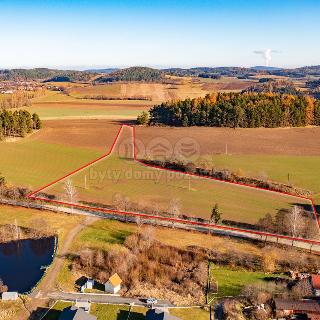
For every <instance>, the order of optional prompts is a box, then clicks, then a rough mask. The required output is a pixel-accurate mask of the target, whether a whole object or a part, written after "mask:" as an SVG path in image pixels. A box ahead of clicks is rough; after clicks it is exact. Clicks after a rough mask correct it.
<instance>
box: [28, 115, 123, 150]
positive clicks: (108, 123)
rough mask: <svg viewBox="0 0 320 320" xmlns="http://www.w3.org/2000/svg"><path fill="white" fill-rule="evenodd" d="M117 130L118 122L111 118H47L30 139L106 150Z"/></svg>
mask: <svg viewBox="0 0 320 320" xmlns="http://www.w3.org/2000/svg"><path fill="white" fill-rule="evenodd" d="M118 130H119V122H117V121H112V120H105V119H99V120H89V119H78V120H77V119H74V120H68V121H66V120H47V121H44V122H43V128H42V129H41V130H40V131H39V132H37V133H35V134H34V135H33V136H31V137H30V140H33V141H41V142H45V143H50V144H51V143H54V144H62V145H66V146H71V147H76V148H78V147H81V148H90V149H94V150H99V151H100V152H102V153H103V152H107V151H108V150H109V149H110V146H111V145H112V143H113V141H114V137H115V135H116V134H117V132H118Z"/></svg>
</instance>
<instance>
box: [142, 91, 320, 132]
mask: <svg viewBox="0 0 320 320" xmlns="http://www.w3.org/2000/svg"><path fill="white" fill-rule="evenodd" d="M138 122H139V123H140V124H147V123H148V124H151V125H169V126H183V127H188V126H211V127H231V128H236V127H241V128H256V127H266V128H275V127H301V126H307V125H320V101H319V100H316V99H313V98H311V97H309V96H296V95H289V94H278V93H252V92H242V93H213V94H208V95H206V96H205V97H204V98H196V99H192V100H191V99H186V100H178V101H169V102H164V103H161V104H160V105H156V106H154V107H153V108H151V109H150V111H149V117H146V116H144V117H141V116H140V117H139V118H138Z"/></svg>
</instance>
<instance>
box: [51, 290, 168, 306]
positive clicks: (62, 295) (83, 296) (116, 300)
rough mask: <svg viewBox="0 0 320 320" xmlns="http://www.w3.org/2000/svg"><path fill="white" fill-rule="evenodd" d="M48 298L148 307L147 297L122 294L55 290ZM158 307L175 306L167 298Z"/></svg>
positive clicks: (159, 302) (160, 301) (159, 301)
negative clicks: (131, 296)
mask: <svg viewBox="0 0 320 320" xmlns="http://www.w3.org/2000/svg"><path fill="white" fill-rule="evenodd" d="M48 298H51V299H54V300H66V301H75V300H78V301H91V302H93V303H109V304H135V305H139V306H144V307H147V306H148V305H147V303H146V301H145V298H127V297H120V296H113V295H108V294H90V293H72V292H62V291H54V292H50V293H48ZM157 306H158V307H174V305H173V304H172V303H170V302H169V301H166V300H158V303H157Z"/></svg>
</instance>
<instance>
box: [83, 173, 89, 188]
mask: <svg viewBox="0 0 320 320" xmlns="http://www.w3.org/2000/svg"><path fill="white" fill-rule="evenodd" d="M84 188H85V189H88V187H87V175H85V176H84Z"/></svg>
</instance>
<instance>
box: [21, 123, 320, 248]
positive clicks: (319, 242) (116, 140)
mask: <svg viewBox="0 0 320 320" xmlns="http://www.w3.org/2000/svg"><path fill="white" fill-rule="evenodd" d="M124 127H129V128H131V129H132V130H133V134H132V142H133V160H134V161H136V162H138V163H140V164H142V165H144V166H146V167H150V168H154V169H159V170H166V171H170V172H175V173H179V174H185V175H188V176H196V177H199V178H205V179H210V180H214V181H219V182H223V183H227V184H231V185H238V186H242V187H246V188H252V189H257V190H262V191H267V192H273V193H278V194H282V195H285V196H290V197H293V198H296V199H304V200H308V201H310V204H311V207H312V211H313V214H314V215H315V218H316V220H317V225H318V228H320V220H319V217H318V213H317V210H316V206H315V203H314V199H313V198H312V197H310V198H308V197H304V196H298V195H293V194H290V193H288V192H282V191H277V190H269V189H266V188H262V187H257V186H252V185H247V184H244V183H239V182H231V181H226V180H222V179H217V178H214V177H208V176H201V175H198V174H195V173H189V172H181V171H178V170H174V169H168V168H163V167H159V166H155V165H150V164H146V163H144V162H143V161H141V160H139V159H137V153H136V129H135V127H134V126H131V125H126V124H122V125H121V127H120V128H119V130H118V132H117V135H116V138H115V140H114V142H113V144H112V146H111V148H110V150H109V151H108V152H107V153H106V154H104V155H102V156H100V157H99V158H97V159H95V160H93V161H91V162H89V163H87V164H85V165H83V166H82V167H80V168H78V169H76V170H74V171H72V172H70V173H68V174H66V175H65V176H63V177H62V178H59V179H57V180H55V181H53V182H51V183H49V184H47V185H45V186H44V187H42V188H40V189H38V190H36V191H33V192H32V193H30V194H28V195H27V198H29V199H32V200H42V201H47V202H52V203H56V204H60V205H67V206H71V207H75V208H80V209H88V210H93V211H99V212H105V213H109V214H110V213H111V214H121V215H131V216H139V217H143V218H147V219H158V220H163V221H171V222H177V223H182V224H189V225H190V224H191V225H198V226H200V227H201V226H202V227H213V228H216V229H221V230H229V231H237V232H240V233H250V234H255V235H259V236H266V237H267V236H271V237H275V238H280V239H287V240H290V241H301V242H305V243H311V244H320V241H317V240H309V239H303V238H296V237H290V236H285V235H279V234H274V233H268V232H263V231H254V230H248V229H242V228H235V227H229V226H222V225H216V224H211V223H204V222H198V221H190V220H184V219H179V218H169V217H162V216H154V215H148V214H145V213H139V212H130V211H121V210H112V209H105V208H98V207H90V206H85V205H79V204H73V203H68V202H64V201H57V200H51V199H46V198H41V197H36V196H35V194H36V193H38V192H41V191H43V190H44V189H46V188H48V187H50V186H52V185H54V184H56V183H58V182H60V181H62V180H64V179H65V178H67V177H70V176H71V175H73V174H75V173H77V172H79V171H81V170H83V169H85V168H87V167H89V166H90V165H92V164H94V163H96V162H98V161H100V160H102V159H104V158H106V157H108V156H109V155H110V154H111V153H112V152H113V150H114V147H115V145H116V143H117V142H118V139H119V136H120V133H121V131H122V129H123V128H124Z"/></svg>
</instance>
